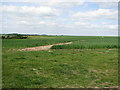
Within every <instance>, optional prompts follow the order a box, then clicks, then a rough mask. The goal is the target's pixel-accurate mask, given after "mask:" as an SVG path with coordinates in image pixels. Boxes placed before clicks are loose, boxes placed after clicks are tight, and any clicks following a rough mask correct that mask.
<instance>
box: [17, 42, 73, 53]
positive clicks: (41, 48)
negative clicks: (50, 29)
mask: <svg viewBox="0 0 120 90" xmlns="http://www.w3.org/2000/svg"><path fill="white" fill-rule="evenodd" d="M71 43H73V42H66V43H58V44H52V45H45V46H38V47H31V48H24V49H18V50H17V51H42V50H44V51H46V50H49V49H50V48H51V47H52V46H54V45H64V44H71Z"/></svg>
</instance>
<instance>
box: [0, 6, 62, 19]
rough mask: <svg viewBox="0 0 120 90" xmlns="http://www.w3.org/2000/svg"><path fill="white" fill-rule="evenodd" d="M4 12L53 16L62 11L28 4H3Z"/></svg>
mask: <svg viewBox="0 0 120 90" xmlns="http://www.w3.org/2000/svg"><path fill="white" fill-rule="evenodd" d="M1 8H2V10H3V12H4V13H9V14H15V15H18V16H20V15H21V16H23V17H24V16H32V17H33V16H41V17H42V16H43V17H52V16H58V15H59V14H60V12H59V11H58V10H57V9H54V8H51V7H46V6H40V7H28V6H21V7H20V6H1V7H0V9H1Z"/></svg>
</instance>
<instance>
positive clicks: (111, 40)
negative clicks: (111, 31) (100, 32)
mask: <svg viewBox="0 0 120 90" xmlns="http://www.w3.org/2000/svg"><path fill="white" fill-rule="evenodd" d="M71 41H72V42H73V43H72V44H69V45H57V46H56V45H55V46H53V47H52V48H51V50H48V51H17V50H16V49H19V48H26V47H35V46H42V45H50V44H56V43H63V42H71ZM2 44H3V51H2V53H3V54H2V57H3V59H2V60H3V73H2V74H3V79H2V80H3V83H2V84H3V87H4V88H61V87H62V88H70V87H71V88H80V87H83V88H86V87H93V88H94V87H116V86H118V49H117V47H118V38H117V37H100V36H30V37H29V38H28V39H3V41H2Z"/></svg>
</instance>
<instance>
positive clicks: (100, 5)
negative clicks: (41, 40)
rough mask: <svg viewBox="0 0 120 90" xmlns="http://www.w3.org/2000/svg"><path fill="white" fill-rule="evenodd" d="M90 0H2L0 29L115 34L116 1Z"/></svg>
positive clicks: (31, 31)
mask: <svg viewBox="0 0 120 90" xmlns="http://www.w3.org/2000/svg"><path fill="white" fill-rule="evenodd" d="M91 1H92V2H90V1H89V0H86V1H83V0H72V1H68V0H59V1H58V0H47V1H45V0H44V1H43V0H41V1H40V0H39V1H38V0H26V1H25V0H24V1H23V0H21V1H20V0H17V1H16V0H9V1H8V0H4V1H2V2H1V3H0V16H1V18H0V23H1V26H0V27H1V29H2V32H0V33H21V34H26V33H28V34H49V35H79V36H117V35H118V2H95V0H91ZM106 1H107V0H106Z"/></svg>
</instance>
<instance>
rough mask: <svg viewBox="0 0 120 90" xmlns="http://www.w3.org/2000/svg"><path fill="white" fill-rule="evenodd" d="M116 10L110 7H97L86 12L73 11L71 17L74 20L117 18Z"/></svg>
mask: <svg viewBox="0 0 120 90" xmlns="http://www.w3.org/2000/svg"><path fill="white" fill-rule="evenodd" d="M117 15H118V11H117V10H112V9H98V10H94V11H86V12H74V13H72V15H71V18H73V19H76V20H81V21H84V20H88V21H89V20H90V21H91V20H98V19H110V20H117V19H118V16H117Z"/></svg>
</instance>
